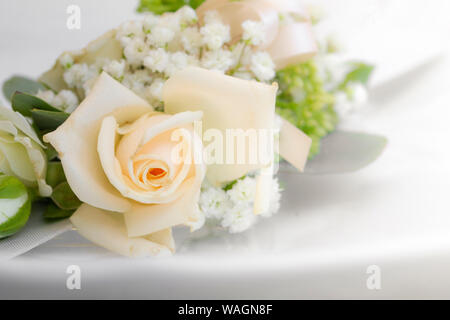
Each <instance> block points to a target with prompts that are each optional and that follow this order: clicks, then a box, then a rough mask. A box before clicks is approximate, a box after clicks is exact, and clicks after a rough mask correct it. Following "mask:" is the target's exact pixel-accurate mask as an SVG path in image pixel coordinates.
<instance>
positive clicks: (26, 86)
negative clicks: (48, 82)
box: [3, 76, 46, 101]
mask: <svg viewBox="0 0 450 320" xmlns="http://www.w3.org/2000/svg"><path fill="white" fill-rule="evenodd" d="M39 90H46V87H45V86H44V85H43V84H41V83H39V82H37V81H34V80H32V79H29V78H25V77H21V76H14V77H11V78H9V79H8V80H6V81H5V82H4V83H3V95H4V96H5V98H6V99H8V100H10V101H11V98H12V96H13V94H14V93H15V92H17V91H20V92H24V93H28V94H36V93H37V92H38V91H39Z"/></svg>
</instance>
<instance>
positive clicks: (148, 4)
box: [137, 0, 205, 14]
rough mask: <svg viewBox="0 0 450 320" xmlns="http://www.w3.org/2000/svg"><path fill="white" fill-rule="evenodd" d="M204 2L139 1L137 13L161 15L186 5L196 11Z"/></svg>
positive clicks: (195, 0)
mask: <svg viewBox="0 0 450 320" xmlns="http://www.w3.org/2000/svg"><path fill="white" fill-rule="evenodd" d="M204 1H205V0H141V2H140V3H139V7H138V8H137V11H138V12H153V13H156V14H163V13H165V12H175V11H177V10H178V9H180V8H181V7H184V6H186V5H187V6H190V7H192V8H194V9H197V8H198V7H199V6H200V5H201V4H202V3H203V2H204Z"/></svg>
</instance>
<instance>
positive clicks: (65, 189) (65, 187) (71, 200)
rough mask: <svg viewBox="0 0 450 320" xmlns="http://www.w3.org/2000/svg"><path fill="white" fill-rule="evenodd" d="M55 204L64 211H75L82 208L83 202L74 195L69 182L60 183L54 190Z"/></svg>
mask: <svg viewBox="0 0 450 320" xmlns="http://www.w3.org/2000/svg"><path fill="white" fill-rule="evenodd" d="M51 198H52V200H53V202H54V203H55V204H56V205H57V206H58V207H59V208H61V209H63V210H75V209H78V207H79V206H81V201H80V200H79V199H78V198H77V196H76V195H75V194H74V193H73V191H72V189H70V186H69V184H68V183H67V182H63V183H60V184H59V185H58V186H56V187H55V188H54V189H53V193H52V196H51Z"/></svg>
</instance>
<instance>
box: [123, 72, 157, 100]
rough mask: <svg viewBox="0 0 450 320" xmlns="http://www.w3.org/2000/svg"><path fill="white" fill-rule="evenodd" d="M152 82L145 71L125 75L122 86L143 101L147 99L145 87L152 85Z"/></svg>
mask: <svg viewBox="0 0 450 320" xmlns="http://www.w3.org/2000/svg"><path fill="white" fill-rule="evenodd" d="M152 80H153V78H152V76H151V75H150V74H149V73H148V71H147V70H138V71H135V72H134V73H127V74H125V76H124V78H123V81H122V84H123V85H124V86H126V87H127V88H129V89H130V90H132V91H134V92H135V93H136V94H137V95H139V96H141V97H142V98H144V99H145V98H147V97H148V93H147V91H146V87H147V86H149V85H150V84H151V83H152Z"/></svg>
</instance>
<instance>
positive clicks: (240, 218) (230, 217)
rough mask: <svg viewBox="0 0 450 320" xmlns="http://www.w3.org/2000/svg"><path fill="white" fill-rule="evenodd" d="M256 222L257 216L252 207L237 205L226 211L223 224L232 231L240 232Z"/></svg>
mask: <svg viewBox="0 0 450 320" xmlns="http://www.w3.org/2000/svg"><path fill="white" fill-rule="evenodd" d="M255 222H256V216H255V214H254V213H253V208H252V207H249V206H245V205H237V206H235V207H234V208H232V209H231V210H228V211H227V212H226V213H225V216H224V218H223V220H222V224H221V225H222V227H224V228H227V229H228V231H229V232H230V233H240V232H244V231H246V230H248V229H249V228H250V227H251V226H253V225H254V224H255Z"/></svg>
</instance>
